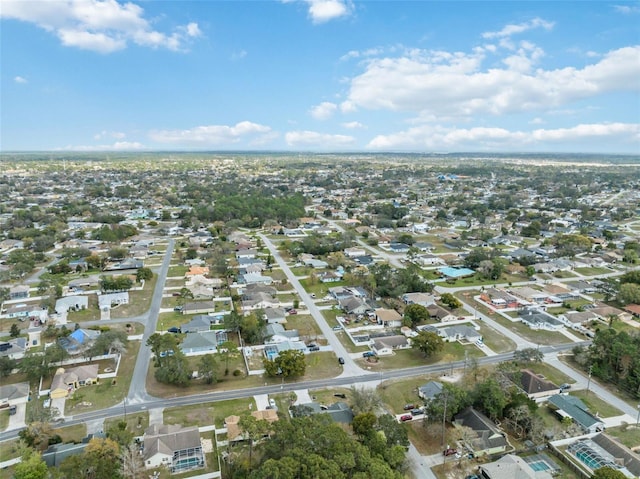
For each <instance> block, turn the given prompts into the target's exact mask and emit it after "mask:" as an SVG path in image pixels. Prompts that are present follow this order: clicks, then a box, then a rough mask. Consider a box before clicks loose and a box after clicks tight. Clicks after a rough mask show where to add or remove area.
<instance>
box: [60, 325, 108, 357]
mask: <svg viewBox="0 0 640 479" xmlns="http://www.w3.org/2000/svg"><path fill="white" fill-rule="evenodd" d="M98 336H100V331H96V330H94V329H84V328H80V329H76V330H75V331H74V332H72V333H71V334H70V335H69V336H63V337H61V338H59V339H58V344H59V345H60V346H61V347H62V348H63V349H64V350H65V351H67V353H69V354H71V355H74V354H79V353H81V352H83V351H85V350H87V349H89V348H90V347H91V345H92V344H93V342H94V341H95V340H96V339H97V338H98Z"/></svg>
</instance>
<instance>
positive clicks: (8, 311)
mask: <svg viewBox="0 0 640 479" xmlns="http://www.w3.org/2000/svg"><path fill="white" fill-rule="evenodd" d="M42 311H45V312H46V309H45V310H43V309H42V308H41V307H40V306H38V305H36V304H27V303H18V304H6V303H5V304H4V309H3V310H2V314H0V317H1V318H9V319H19V320H20V321H25V320H26V319H27V318H28V317H29V316H41V312H42Z"/></svg>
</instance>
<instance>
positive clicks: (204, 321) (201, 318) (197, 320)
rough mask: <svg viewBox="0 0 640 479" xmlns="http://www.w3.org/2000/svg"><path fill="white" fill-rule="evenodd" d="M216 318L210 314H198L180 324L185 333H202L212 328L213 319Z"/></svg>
mask: <svg viewBox="0 0 640 479" xmlns="http://www.w3.org/2000/svg"><path fill="white" fill-rule="evenodd" d="M214 319H215V318H214V317H213V316H209V315H208V314H198V315H196V316H194V317H193V318H191V321H189V322H188V323H184V324H183V325H181V326H180V331H181V332H183V333H200V332H202V331H209V330H211V324H212V321H213V320H214Z"/></svg>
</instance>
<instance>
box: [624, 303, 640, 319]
mask: <svg viewBox="0 0 640 479" xmlns="http://www.w3.org/2000/svg"><path fill="white" fill-rule="evenodd" d="M624 310H625V311H626V312H627V313H629V314H631V315H633V316H635V317H636V318H640V304H627V305H626V306H625V307H624Z"/></svg>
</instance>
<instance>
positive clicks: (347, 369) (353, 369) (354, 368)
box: [259, 234, 366, 377]
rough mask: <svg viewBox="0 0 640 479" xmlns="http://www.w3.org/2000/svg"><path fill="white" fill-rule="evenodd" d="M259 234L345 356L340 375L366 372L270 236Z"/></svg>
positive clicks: (337, 350) (336, 351) (330, 339)
mask: <svg viewBox="0 0 640 479" xmlns="http://www.w3.org/2000/svg"><path fill="white" fill-rule="evenodd" d="M259 236H260V238H261V239H262V241H263V243H264V244H265V245H266V246H267V248H269V251H270V252H271V256H272V257H273V258H274V259H275V260H276V263H278V266H280V268H282V271H284V274H285V275H286V276H287V279H288V281H289V283H291V285H292V286H293V287H294V288H295V290H296V291H297V292H298V296H300V299H301V300H302V302H303V303H304V304H305V306H306V307H307V309H308V310H309V313H310V314H311V316H312V317H313V319H314V320H315V321H316V323H318V326H319V327H320V330H321V331H322V334H323V335H324V337H325V338H326V339H327V341H328V343H329V345H330V346H331V348H332V349H333V351H334V352H335V353H336V355H338V356H339V357H342V358H344V361H345V364H344V365H343V371H342V374H341V375H340V377H351V376H357V375H361V374H365V373H366V371H364V370H363V369H362V368H360V366H358V365H357V364H356V363H355V362H354V361H353V359H351V356H349V352H348V351H347V350H346V348H345V347H344V346H343V345H342V343H341V342H340V340H339V339H338V338H336V335H335V333H334V331H333V329H332V328H331V327H330V326H329V325H328V324H327V321H326V319H324V316H323V315H322V313H321V312H320V309H319V308H318V306H316V303H315V301H314V300H313V298H312V297H311V296H309V294H308V293H307V291H306V290H305V289H304V287H303V286H302V284H300V281H299V280H298V278H297V277H296V275H294V274H293V272H292V271H291V269H290V268H289V265H287V263H286V262H285V261H284V259H283V258H282V256H281V255H280V252H279V251H278V248H276V246H275V245H274V244H273V242H272V241H271V240H270V239H269V238H267V237H266V236H265V235H263V234H260V235H259Z"/></svg>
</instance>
